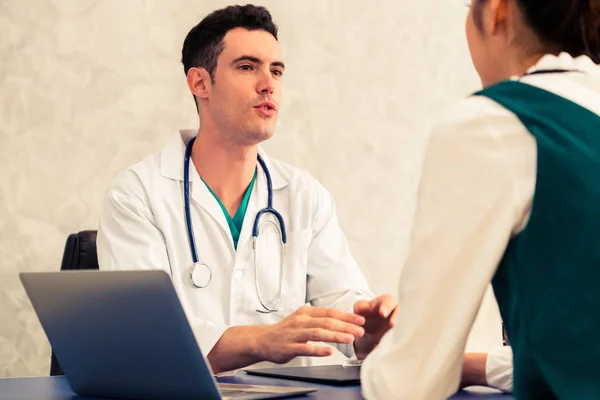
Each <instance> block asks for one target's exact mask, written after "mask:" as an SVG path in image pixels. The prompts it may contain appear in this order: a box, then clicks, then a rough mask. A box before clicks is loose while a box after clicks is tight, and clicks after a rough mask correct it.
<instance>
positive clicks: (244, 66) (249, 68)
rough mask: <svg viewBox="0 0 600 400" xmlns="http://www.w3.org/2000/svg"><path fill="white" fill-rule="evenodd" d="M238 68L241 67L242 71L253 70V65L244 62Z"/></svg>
mask: <svg viewBox="0 0 600 400" xmlns="http://www.w3.org/2000/svg"><path fill="white" fill-rule="evenodd" d="M238 69H241V70H242V71H252V65H249V64H243V65H240V66H239V67H238Z"/></svg>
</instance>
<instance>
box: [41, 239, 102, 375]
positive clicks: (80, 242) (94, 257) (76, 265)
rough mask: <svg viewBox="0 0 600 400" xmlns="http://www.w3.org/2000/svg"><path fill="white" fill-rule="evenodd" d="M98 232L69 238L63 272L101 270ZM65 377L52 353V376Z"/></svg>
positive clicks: (62, 264) (64, 255)
mask: <svg viewBox="0 0 600 400" xmlns="http://www.w3.org/2000/svg"><path fill="white" fill-rule="evenodd" d="M97 233H98V231H81V232H79V233H72V234H70V235H69V237H67V243H66V244H65V251H64V253H63V258H62V263H61V265H60V269H61V271H66V270H73V269H99V266H98V254H97V252H96V235H97ZM57 375H64V373H63V370H62V369H61V367H60V364H59V363H58V360H57V358H56V355H54V352H52V356H51V359H50V376H57Z"/></svg>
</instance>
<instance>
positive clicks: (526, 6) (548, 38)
mask: <svg viewBox="0 0 600 400" xmlns="http://www.w3.org/2000/svg"><path fill="white" fill-rule="evenodd" d="M484 1H487V0H475V1H474V4H473V7H474V8H473V17H474V20H475V23H476V25H477V26H478V28H479V29H481V28H482V25H483V23H482V15H481V14H482V12H481V11H482V5H483V2H484ZM514 1H515V2H516V4H517V5H518V7H519V9H520V11H521V13H522V15H523V17H524V19H525V23H526V24H527V25H528V26H529V27H530V29H531V30H532V31H533V32H534V33H535V35H536V36H537V38H538V40H539V42H540V45H541V46H542V47H543V48H542V49H540V50H543V51H544V52H548V53H555V54H557V53H560V52H562V51H565V52H567V53H569V54H570V55H571V56H573V57H578V56H581V55H586V56H588V57H590V58H591V59H592V60H593V61H594V62H595V63H600V0H514Z"/></svg>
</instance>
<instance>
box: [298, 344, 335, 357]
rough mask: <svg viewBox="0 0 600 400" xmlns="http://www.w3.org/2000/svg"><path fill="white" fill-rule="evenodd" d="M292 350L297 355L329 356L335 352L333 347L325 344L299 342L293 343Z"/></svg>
mask: <svg viewBox="0 0 600 400" xmlns="http://www.w3.org/2000/svg"><path fill="white" fill-rule="evenodd" d="M292 352H293V354H294V356H296V357H327V356H330V355H332V354H333V349H332V348H330V347H325V346H314V345H311V344H308V343H299V344H295V345H293V347H292Z"/></svg>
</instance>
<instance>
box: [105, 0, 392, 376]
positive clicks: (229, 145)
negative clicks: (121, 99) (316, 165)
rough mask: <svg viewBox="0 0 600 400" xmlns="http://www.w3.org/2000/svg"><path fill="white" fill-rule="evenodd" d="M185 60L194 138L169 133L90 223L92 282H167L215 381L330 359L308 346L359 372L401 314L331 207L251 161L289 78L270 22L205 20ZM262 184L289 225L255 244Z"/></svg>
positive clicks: (233, 17) (235, 11) (257, 13)
mask: <svg viewBox="0 0 600 400" xmlns="http://www.w3.org/2000/svg"><path fill="white" fill-rule="evenodd" d="M182 56H183V57H182V62H183V65H184V68H185V73H186V76H187V83H188V87H189V89H190V91H191V93H192V94H193V95H194V99H195V101H196V104H197V109H198V114H199V119H200V126H199V129H198V130H194V131H186V130H183V131H180V132H178V133H177V134H176V135H174V137H173V138H172V139H171V140H170V141H169V142H168V143H167V144H166V146H165V147H164V148H163V149H162V151H160V152H159V153H158V154H156V155H153V156H151V157H148V158H146V159H145V160H144V161H142V162H140V163H138V164H135V165H133V166H132V167H130V168H128V169H126V170H125V171H124V172H123V173H121V174H120V175H119V176H118V177H117V178H116V180H115V181H114V183H113V185H112V187H111V188H110V190H109V192H108V195H107V197H106V200H105V203H104V206H103V212H102V215H101V219H100V226H99V232H98V240H97V245H98V261H99V264H100V268H101V269H102V270H122V269H132V268H138V269H162V270H165V271H166V272H168V273H169V274H170V275H171V276H172V279H173V283H174V285H175V287H176V289H177V291H178V294H179V296H180V298H181V301H182V303H183V305H184V307H185V309H186V312H187V313H188V316H189V318H190V322H191V325H192V328H193V330H194V332H195V334H196V337H197V340H198V342H199V344H200V347H201V349H202V351H203V353H204V354H207V355H208V356H207V358H208V360H209V362H210V364H211V366H212V368H213V371H214V372H215V373H220V372H224V371H229V370H233V369H238V368H243V367H246V366H249V365H252V364H255V363H257V362H261V361H268V362H273V363H287V362H290V361H292V360H294V359H296V357H298V358H297V359H296V364H309V363H310V358H306V357H311V356H312V357H323V356H328V355H331V354H332V349H331V348H330V347H327V346H322V345H318V342H328V343H332V344H335V345H336V346H337V348H338V349H339V350H340V351H341V352H343V353H344V354H345V355H346V356H349V357H350V356H353V355H356V356H357V357H358V358H364V357H365V356H366V355H367V354H368V353H369V352H370V351H371V350H372V349H373V348H374V347H375V346H376V345H377V343H378V342H379V339H380V338H381V337H382V335H383V334H384V333H385V332H386V331H387V330H388V329H389V328H390V327H391V326H392V324H393V320H394V316H395V314H396V312H397V309H398V306H397V303H396V301H395V300H394V299H393V298H392V297H390V296H381V297H378V298H374V296H373V294H372V293H371V291H370V290H369V288H368V286H367V282H366V280H365V278H364V276H363V275H362V273H361V271H360V269H359V268H358V266H357V264H356V262H355V260H354V259H353V257H352V255H351V254H350V250H349V248H348V243H347V241H346V239H345V237H344V235H343V233H342V231H341V229H340V226H339V224H338V220H337V217H336V212H335V207H334V202H333V199H332V197H331V195H330V194H329V193H328V192H327V191H326V190H325V189H324V188H323V187H322V186H321V185H320V184H319V183H318V182H317V181H316V180H315V179H314V178H313V177H311V176H310V175H309V174H308V173H306V172H304V171H302V170H300V169H297V168H294V167H292V166H290V165H288V164H285V163H283V162H280V161H277V160H274V159H271V158H269V157H268V156H267V155H266V154H265V153H264V152H263V151H262V150H261V149H260V148H259V147H258V145H259V143H261V142H262V141H264V140H267V139H269V138H270V137H271V136H272V135H273V131H274V128H275V122H276V120H277V115H278V110H279V107H280V106H281V94H282V93H281V92H282V77H283V75H284V71H285V65H284V63H283V60H282V56H281V51H280V48H279V44H278V41H277V27H276V25H275V24H274V23H273V21H272V20H271V16H270V14H269V12H268V11H267V10H266V9H264V8H263V7H255V6H250V5H248V6H231V7H227V8H224V9H221V10H217V11H215V12H213V13H211V14H210V15H208V16H207V17H206V18H204V20H202V21H201V22H200V23H199V24H198V25H197V26H196V27H194V28H193V29H192V30H191V31H190V32H189V34H188V35H187V38H186V39H185V42H184V45H183V51H182ZM193 139H194V141H193V142H191V141H192V140H193ZM190 143H191V145H190V146H189V152H190V157H189V161H190V162H189V166H187V165H186V167H187V168H184V163H185V158H186V157H185V153H186V149H187V148H188V145H189V144H190ZM259 157H260V158H261V159H262V160H264V165H262V164H261V163H260V162H257V158H259ZM185 171H187V172H188V173H189V178H188V182H189V196H186V195H185V193H184V192H185V190H184V186H185V185H184V176H185V174H184V172H185ZM268 178H270V181H271V182H268ZM269 184H270V185H271V186H272V207H273V209H275V210H276V211H277V212H278V213H280V215H281V217H282V220H283V222H284V224H285V225H283V224H281V223H280V221H279V220H278V218H277V217H276V216H274V214H273V213H270V212H268V213H266V214H264V215H262V217H261V218H260V221H259V222H260V223H259V225H258V226H259V229H258V233H259V235H258V238H257V240H256V243H254V240H253V224H254V221H255V218H256V215H257V213H259V211H260V210H261V209H263V208H265V207H267V205H268V203H269V197H270V196H269V190H268V185H269ZM186 198H187V200H188V201H186ZM186 205H189V212H185V211H184V210H185V209H186ZM187 216H189V218H190V221H189V224H186V217H187ZM188 228H189V229H190V230H191V232H192V234H191V235H190V234H189V233H188ZM282 233H285V234H287V244H286V246H285V254H282V253H283V251H282V248H283V247H282V243H281V241H282ZM190 236H191V237H190ZM192 240H193V241H194V242H195V251H193V250H192V246H191V245H190V244H191V243H190V242H191V241H192ZM193 252H194V253H197V260H193V257H192V253H193ZM255 256H256V258H255ZM195 261H198V263H199V264H196V268H193V269H192V268H191V266H192V265H193V264H194V262H195ZM282 262H283V268H281V263H282ZM305 303H310V306H305ZM273 310H275V311H274V312H272V311H273ZM315 342H316V344H315Z"/></svg>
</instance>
